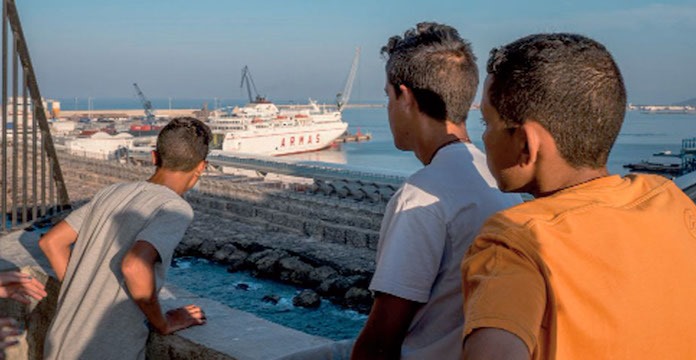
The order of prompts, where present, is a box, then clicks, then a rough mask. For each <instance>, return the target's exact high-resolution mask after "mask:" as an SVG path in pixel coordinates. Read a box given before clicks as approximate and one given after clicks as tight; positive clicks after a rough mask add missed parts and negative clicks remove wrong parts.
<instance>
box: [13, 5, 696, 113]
mask: <svg viewBox="0 0 696 360" xmlns="http://www.w3.org/2000/svg"><path fill="white" fill-rule="evenodd" d="M16 3H17V7H18V11H19V15H20V18H21V21H22V26H23V29H24V33H25V37H26V38H27V42H28V45H29V51H30V54H31V57H32V61H33V64H34V68H35V70H36V73H37V78H38V81H39V86H40V88H41V91H42V95H43V96H44V97H49V98H72V97H81V98H87V97H93V98H96V99H99V98H133V97H135V92H134V90H133V86H132V84H133V83H134V82H137V83H138V85H139V86H140V87H141V88H142V90H143V92H144V93H145V94H146V95H147V96H148V97H150V98H160V99H166V98H174V99H177V98H194V99H204V98H205V99H212V98H227V99H243V98H246V92H245V91H243V90H242V89H241V88H240V80H241V69H242V68H243V67H244V66H245V65H248V66H249V68H250V70H251V73H252V75H253V79H254V82H255V84H256V87H257V88H258V90H259V93H260V94H261V95H265V96H267V97H269V98H270V99H272V100H276V101H291V100H292V101H304V100H306V99H307V98H310V97H311V98H314V99H319V100H322V101H330V100H332V99H333V98H334V96H335V94H336V93H338V92H340V91H341V90H342V89H343V86H344V83H345V79H346V77H347V75H348V72H349V70H350V66H351V62H352V58H353V55H354V53H355V49H356V47H360V48H361V49H362V50H361V51H362V56H361V58H360V67H359V70H358V75H357V78H356V81H355V85H354V87H353V93H352V97H351V102H367V101H384V100H385V95H384V90H383V89H384V60H383V59H382V58H381V56H380V54H379V50H380V48H381V47H382V46H383V45H384V44H385V43H386V41H387V39H388V38H389V37H390V36H393V35H397V34H403V32H404V31H405V30H406V29H408V28H411V27H413V26H414V25H415V24H416V23H418V22H421V21H436V22H440V23H445V24H448V25H451V26H453V27H455V28H456V29H457V30H458V31H459V33H460V34H461V35H462V37H464V38H466V39H468V40H469V41H470V42H471V44H472V46H473V49H474V52H475V54H476V55H477V57H478V65H479V70H480V73H481V74H485V62H486V60H487V58H488V52H489V51H490V49H492V48H493V47H497V46H500V45H504V44H506V43H509V42H512V41H514V40H516V39H518V38H520V37H522V36H524V35H528V34H531V33H538V32H575V33H580V34H583V35H586V36H589V37H592V38H594V39H596V40H598V41H599V42H601V43H603V44H604V45H605V46H606V47H607V48H608V49H609V50H610V51H611V52H612V54H613V56H614V58H615V59H616V61H617V63H618V64H619V67H620V69H621V71H622V73H623V75H624V79H625V82H626V86H627V90H628V100H629V102H632V103H634V104H669V103H675V102H679V101H683V100H686V99H690V98H695V97H696V35H694V34H696V2H695V1H694V0H688V1H682V0H671V1H663V2H654V1H645V0H630V1H627V0H612V1H607V0H583V1H579V0H555V1H552V0H544V1H542V0H530V1H518V0H499V1H461V0H458V1H457V0H453V1H450V0H445V1H432V2H425V1H418V2H416V1H412V0H400V1H391V0H388V1H387V0H384V1H380V0H353V1H337V0H315V1H308V0H307V1H293V0H265V1H237V0H217V1H214V0H196V1H192V0H187V1H182V0H137V1H136V0H119V1H95V0H60V1H56V0H16ZM481 82H482V81H481ZM479 98H480V90H479V95H477V99H479Z"/></svg>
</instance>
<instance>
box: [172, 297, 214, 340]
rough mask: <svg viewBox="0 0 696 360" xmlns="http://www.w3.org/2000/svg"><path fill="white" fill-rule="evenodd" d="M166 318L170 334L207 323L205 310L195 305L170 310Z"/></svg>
mask: <svg viewBox="0 0 696 360" xmlns="http://www.w3.org/2000/svg"><path fill="white" fill-rule="evenodd" d="M166 317H167V328H168V329H167V330H168V331H167V333H168V334H171V333H173V332H175V331H179V330H181V329H186V328H187V327H191V326H195V325H203V324H205V322H206V318H205V312H203V309H201V308H200V307H198V306H197V305H193V304H191V305H186V306H184V307H180V308H176V309H172V310H169V311H167V315H166Z"/></svg>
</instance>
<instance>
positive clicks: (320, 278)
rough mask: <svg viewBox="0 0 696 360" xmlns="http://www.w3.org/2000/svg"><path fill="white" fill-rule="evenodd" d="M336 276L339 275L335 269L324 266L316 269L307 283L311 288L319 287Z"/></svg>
mask: <svg viewBox="0 0 696 360" xmlns="http://www.w3.org/2000/svg"><path fill="white" fill-rule="evenodd" d="M335 275H338V272H337V271H336V270H334V268H332V267H331V266H326V265H324V266H320V267H318V268H314V269H313V270H312V271H311V272H310V273H309V277H308V279H307V281H308V284H309V285H310V286H317V285H319V284H321V283H322V282H324V280H326V279H328V278H330V277H332V276H335Z"/></svg>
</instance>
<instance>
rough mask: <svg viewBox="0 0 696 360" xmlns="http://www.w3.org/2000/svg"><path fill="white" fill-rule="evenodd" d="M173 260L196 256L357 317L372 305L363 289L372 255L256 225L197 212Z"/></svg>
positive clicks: (361, 250)
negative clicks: (294, 290)
mask: <svg viewBox="0 0 696 360" xmlns="http://www.w3.org/2000/svg"><path fill="white" fill-rule="evenodd" d="M175 256H196V257H202V258H205V259H209V260H212V261H215V262H217V263H220V264H223V265H225V266H227V271H229V272H235V271H249V272H250V273H251V274H252V275H254V276H255V277H260V278H267V279H272V280H275V281H279V282H283V283H288V284H292V285H296V286H298V287H301V288H304V289H306V290H310V291H311V292H314V293H316V294H318V295H320V296H321V297H323V298H326V299H329V300H331V301H332V302H333V303H336V304H338V305H341V306H344V307H346V308H350V309H353V310H356V311H358V312H361V313H367V312H369V310H370V306H371V305H372V294H371V293H370V291H369V290H367V287H368V285H369V281H370V279H371V277H372V273H373V272H374V256H375V253H374V251H372V250H368V249H356V248H350V247H347V246H345V245H339V244H332V243H324V242H318V241H316V240H314V239H312V238H311V237H309V238H307V237H302V236H298V235H295V234H289V233H280V232H268V231H267V230H265V229H264V228H263V227H261V226H258V225H250V224H244V223H239V222H236V221H233V220H229V219H220V218H219V217H216V216H210V215H208V214H204V213H197V214H196V218H195V219H194V222H193V224H192V225H191V226H190V227H189V229H188V231H187V232H186V235H185V236H184V240H182V242H181V243H180V244H179V247H178V248H177V249H176V253H175ZM311 292H306V291H305V292H303V293H302V294H301V295H302V296H301V298H312V297H313V296H314V295H312V293H311ZM298 301H299V300H298ZM310 302H311V301H310ZM296 305H297V304H296ZM308 307H311V306H308Z"/></svg>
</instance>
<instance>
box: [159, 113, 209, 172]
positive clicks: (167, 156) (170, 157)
mask: <svg viewBox="0 0 696 360" xmlns="http://www.w3.org/2000/svg"><path fill="white" fill-rule="evenodd" d="M212 137H213V135H212V133H211V131H210V128H208V126H207V125H206V124H204V123H203V122H202V121H200V120H198V119H194V118H192V117H178V118H174V119H172V121H170V122H169V123H168V124H167V125H166V126H165V127H164V128H163V129H162V130H161V131H160V133H159V135H158V136H157V148H156V151H157V163H156V165H157V167H162V168H165V169H169V170H175V171H191V170H193V169H194V168H195V167H196V166H197V165H198V164H199V163H200V162H201V161H203V160H205V158H206V156H208V144H210V139H211V138H212Z"/></svg>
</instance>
